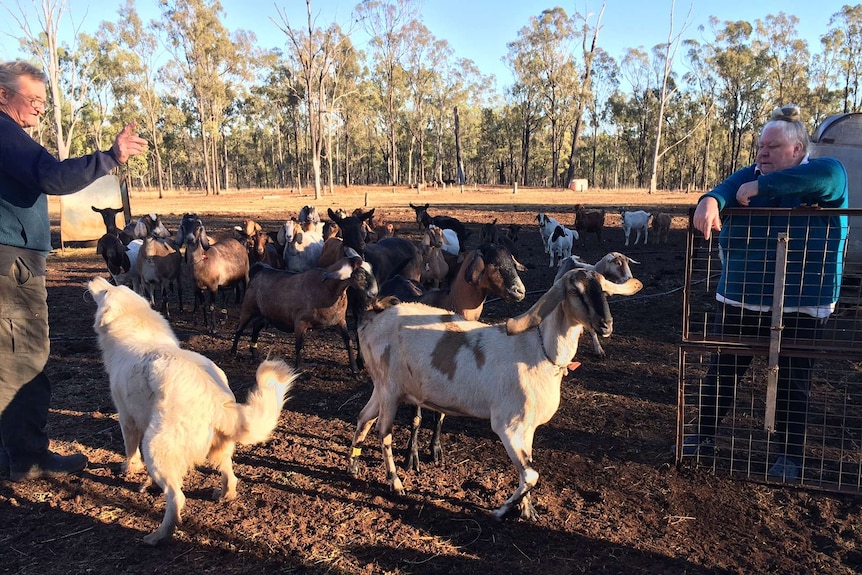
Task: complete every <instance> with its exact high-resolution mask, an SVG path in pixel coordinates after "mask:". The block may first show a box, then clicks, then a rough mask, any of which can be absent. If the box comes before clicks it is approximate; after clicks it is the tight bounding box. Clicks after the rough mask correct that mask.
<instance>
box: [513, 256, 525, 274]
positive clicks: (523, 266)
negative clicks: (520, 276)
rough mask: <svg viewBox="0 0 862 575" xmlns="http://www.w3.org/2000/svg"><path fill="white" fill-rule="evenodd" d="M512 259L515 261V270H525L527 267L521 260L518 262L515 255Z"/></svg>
mask: <svg viewBox="0 0 862 575" xmlns="http://www.w3.org/2000/svg"><path fill="white" fill-rule="evenodd" d="M512 261H513V262H515V269H516V270H518V271H519V272H525V271H527V267H526V266H525V265H524V264H522V263H521V262H519V261H518V260H517V258H515V256H512Z"/></svg>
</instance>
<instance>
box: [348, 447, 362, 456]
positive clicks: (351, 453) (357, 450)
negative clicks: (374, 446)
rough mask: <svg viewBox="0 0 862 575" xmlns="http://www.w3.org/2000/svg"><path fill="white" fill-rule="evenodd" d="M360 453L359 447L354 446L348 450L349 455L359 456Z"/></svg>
mask: <svg viewBox="0 0 862 575" xmlns="http://www.w3.org/2000/svg"><path fill="white" fill-rule="evenodd" d="M360 455H362V448H361V447H354V448H353V449H351V450H350V457H359V456H360Z"/></svg>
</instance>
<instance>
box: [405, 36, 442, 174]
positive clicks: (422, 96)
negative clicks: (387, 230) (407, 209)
mask: <svg viewBox="0 0 862 575" xmlns="http://www.w3.org/2000/svg"><path fill="white" fill-rule="evenodd" d="M405 32H406V33H407V34H408V35H409V36H410V37H411V41H410V44H409V45H408V47H407V49H406V51H405V55H404V78H405V81H406V84H407V93H408V103H407V108H408V113H409V114H410V116H411V119H410V120H409V121H408V124H407V125H408V129H409V132H410V134H411V138H410V141H411V146H410V149H411V153H410V154H409V160H408V162H409V165H408V181H409V183H410V184H414V183H415V184H417V185H418V186H422V185H424V184H425V182H426V173H425V139H426V134H427V132H428V126H429V124H430V122H431V117H432V115H433V112H434V110H433V108H432V106H433V105H434V103H435V100H436V97H435V96H436V95H435V91H436V89H437V88H436V87H435V84H439V75H440V71H441V70H442V69H444V68H445V67H446V66H447V65H448V61H449V59H450V58H451V57H452V48H451V47H450V46H449V43H448V42H446V41H445V40H438V39H436V38H435V37H434V35H433V34H432V33H431V31H430V30H428V28H426V27H425V25H424V24H422V23H421V22H419V21H417V20H413V21H412V22H410V23H409V24H408V26H407V28H406V30H405ZM439 87H440V88H442V86H439ZM438 94H439V92H438ZM414 141H415V142H416V150H415V154H414V153H412V150H413V146H412V142H414ZM414 158H415V163H416V174H415V179H414V178H413V173H412V168H413V160H414Z"/></svg>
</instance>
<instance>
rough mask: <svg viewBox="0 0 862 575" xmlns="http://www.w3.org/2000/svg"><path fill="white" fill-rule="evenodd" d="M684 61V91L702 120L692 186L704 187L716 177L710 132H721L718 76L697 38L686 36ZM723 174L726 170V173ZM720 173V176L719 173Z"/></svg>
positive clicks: (711, 133)
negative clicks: (718, 123)
mask: <svg viewBox="0 0 862 575" xmlns="http://www.w3.org/2000/svg"><path fill="white" fill-rule="evenodd" d="M684 45H685V46H686V48H687V50H686V64H687V67H688V72H686V73H685V74H684V75H683V81H684V82H685V84H686V86H687V90H686V92H687V93H688V94H689V95H690V97H691V98H692V100H693V101H694V102H695V103H696V108H695V110H696V112H693V113H695V114H696V115H697V116H698V117H699V118H700V119H701V120H702V121H701V123H700V128H699V130H698V134H697V135H696V136H695V139H696V140H697V141H698V144H699V148H700V150H701V153H700V166H699V168H698V173H699V178H698V179H697V180H696V181H695V187H697V188H699V189H701V190H705V189H707V188H708V187H711V186H710V185H709V184H710V182H712V181H715V179H716V178H717V177H718V175H717V173H716V172H717V170H713V169H712V148H713V146H712V143H713V136H714V135H715V134H720V132H719V127H718V126H717V125H716V115H717V109H718V93H719V87H718V78H717V77H716V76H714V75H713V74H712V73H711V70H710V68H709V64H707V62H706V47H705V46H704V45H702V44H700V43H699V42H697V41H696V40H686V41H685V42H684ZM725 175H726V174H725ZM722 177H723V176H722Z"/></svg>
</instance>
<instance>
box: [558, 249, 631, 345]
mask: <svg viewBox="0 0 862 575" xmlns="http://www.w3.org/2000/svg"><path fill="white" fill-rule="evenodd" d="M629 264H640V262H639V261H637V260H633V259H632V258H630V257H628V256H626V255H625V254H621V253H620V252H610V253H608V254H605V255H604V257H602V259H600V260H599V261H598V262H596V264H595V265H593V264H589V263H587V262H585V261H583V260H582V259H581V258H580V256H571V257H569V258H566V259H564V260H563V261H561V262H560V267H559V269H558V270H557V275H556V277H554V281H555V282H556V281H557V280H558V279H560V278H561V277H563V275H565V274H566V273H568V272H569V271H571V270H573V269H585V270H591V271H596V272H598V273H600V274H602V276H604V278H605V279H606V280H608V281H609V282H613V283H615V284H623V283H626V282H627V281H628V280H630V279H632V277H634V276H633V275H632V270H631V266H630V265H629ZM586 331H588V332H589V333H590V336H592V340H593V352H594V353H595V354H596V355H597V356H599V357H605V350H604V348H603V347H602V344H601V343H600V342H599V337H598V336H597V335H596V333H595V332H594V331H592V330H590V329H589V328H587V329H586Z"/></svg>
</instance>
